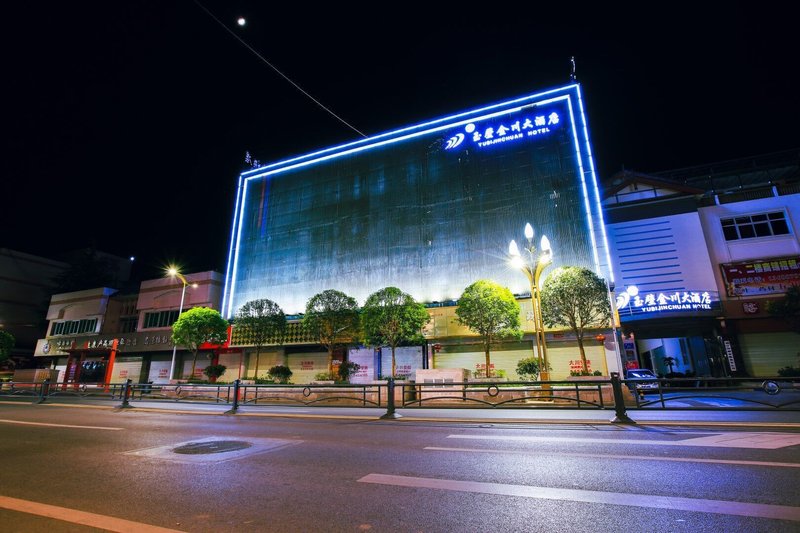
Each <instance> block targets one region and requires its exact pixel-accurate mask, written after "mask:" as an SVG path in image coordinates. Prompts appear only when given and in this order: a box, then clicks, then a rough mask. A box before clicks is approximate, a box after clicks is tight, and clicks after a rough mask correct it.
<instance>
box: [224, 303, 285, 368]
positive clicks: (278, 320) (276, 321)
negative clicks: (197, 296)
mask: <svg viewBox="0 0 800 533" xmlns="http://www.w3.org/2000/svg"><path fill="white" fill-rule="evenodd" d="M234 326H235V327H236V329H237V330H240V331H243V332H244V337H245V338H246V339H247V342H249V343H251V344H252V345H253V346H255V348H256V370H255V376H254V377H256V378H257V377H258V362H259V358H260V357H261V350H262V349H263V348H264V346H266V345H267V344H283V341H284V340H285V339H286V315H285V314H284V312H283V309H281V308H280V306H279V305H278V304H276V303H275V302H273V301H272V300H267V299H266V298H264V299H261V300H250V301H249V302H247V303H245V304H244V305H243V306H242V307H240V308H239V310H238V311H237V312H236V319H235V321H234Z"/></svg>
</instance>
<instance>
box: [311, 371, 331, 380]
mask: <svg viewBox="0 0 800 533" xmlns="http://www.w3.org/2000/svg"><path fill="white" fill-rule="evenodd" d="M314 381H336V376H335V375H334V374H333V372H319V373H317V374H314Z"/></svg>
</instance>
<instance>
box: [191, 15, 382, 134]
mask: <svg viewBox="0 0 800 533" xmlns="http://www.w3.org/2000/svg"><path fill="white" fill-rule="evenodd" d="M194 3H195V4H197V6H198V7H200V9H202V10H203V11H205V12H206V13H207V14H208V16H210V17H211V18H212V19H214V20H215V21H216V22H217V24H219V25H220V26H222V27H223V28H224V29H225V31H227V32H228V33H230V34H231V35H233V37H234V38H236V40H237V41H239V42H240V43H242V45H244V46H245V47H246V48H247V49H248V50H250V51H251V52H253V53H254V54H255V55H256V56H257V57H258V58H259V59H260V60H261V61H263V62H264V63H265V64H266V65H267V66H268V67H269V68H271V69H272V70H274V71H275V72H277V73H278V74H279V75H280V76H281V77H282V78H283V79H285V80H286V81H288V82H289V83H291V84H292V86H294V88H295V89H297V90H298V91H300V92H301V93H303V94H304V95H306V96H307V97H308V98H310V99H311V100H312V101H313V102H314V103H315V104H317V105H318V106H319V107H321V108H322V109H324V110H325V111H327V112H328V113H330V114H331V115H332V116H333V117H335V118H336V119H337V120H338V121H339V122H341V123H342V124H344V125H345V126H347V127H348V128H350V129H351V130H353V131H354V132H356V133H358V134H359V135H361V136H362V137H364V138H366V137H367V136H366V135H364V134H363V133H361V132H360V131H359V130H358V129H356V128H355V127H354V126H352V125H351V124H349V123H348V122H347V121H346V120H344V119H343V118H342V117H340V116H339V115H337V114H336V113H334V112H333V111H331V110H330V109H328V108H327V107H325V105H323V104H322V102H320V101H319V100H317V99H316V98H314V97H313V96H311V95H310V94H309V93H308V92H306V91H305V90H303V88H302V87H300V86H299V85H298V84H296V83H295V82H294V81H292V80H291V78H289V77H288V76H287V75H286V74H284V73H283V72H281V71H280V70H278V68H277V67H275V65H273V64H272V63H270V62H269V61H267V60H266V58H264V56H262V55H261V54H260V53H259V52H258V51H257V50H255V49H254V48H253V47H252V46H250V45H249V44H247V43H246V42H245V41H244V39H242V38H241V37H239V35H237V34H236V32H235V31H233V30H231V29H230V28H229V27H228V26H226V25H225V23H223V22H222V21H221V20H219V19H218V18H217V17H216V16H215V15H214V13H212V12H211V11H209V10H208V9H207V8H206V6H204V5H203V4H201V3H200V2H199V1H198V0H194Z"/></svg>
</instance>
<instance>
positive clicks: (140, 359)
mask: <svg viewBox="0 0 800 533" xmlns="http://www.w3.org/2000/svg"><path fill="white" fill-rule="evenodd" d="M178 355H179V356H180V355H183V352H182V351H180V352H178ZM34 357H36V358H37V361H38V363H39V366H47V367H48V368H53V369H55V370H58V372H59V374H58V376H59V377H58V381H59V382H61V383H75V384H78V383H87V384H89V383H124V382H125V381H126V380H128V379H130V380H131V381H132V382H133V383H145V382H153V383H168V382H169V368H170V364H171V361H172V341H171V340H170V335H169V334H168V333H162V334H158V335H153V334H150V333H147V334H145V333H127V334H124V335H116V336H112V335H93V336H75V337H60V338H59V337H51V338H48V339H41V340H39V342H38V343H37V345H36V351H35V353H34Z"/></svg>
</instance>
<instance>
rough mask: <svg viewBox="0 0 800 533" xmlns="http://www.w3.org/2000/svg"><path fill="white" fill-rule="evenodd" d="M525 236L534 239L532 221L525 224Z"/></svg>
mask: <svg viewBox="0 0 800 533" xmlns="http://www.w3.org/2000/svg"><path fill="white" fill-rule="evenodd" d="M525 238H526V239H528V240H531V239H533V226H531V225H530V223H526V224H525Z"/></svg>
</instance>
